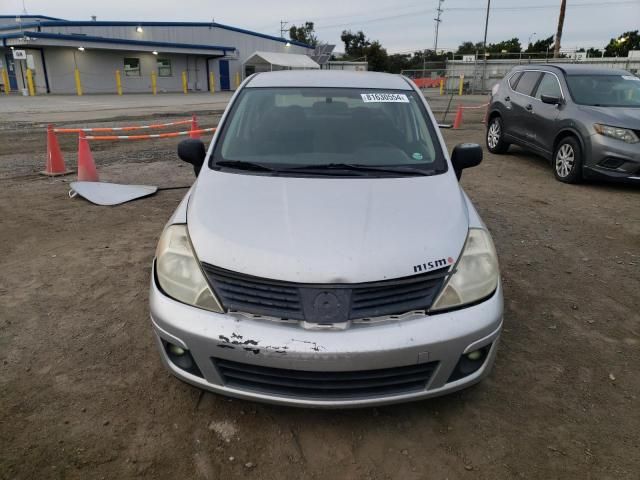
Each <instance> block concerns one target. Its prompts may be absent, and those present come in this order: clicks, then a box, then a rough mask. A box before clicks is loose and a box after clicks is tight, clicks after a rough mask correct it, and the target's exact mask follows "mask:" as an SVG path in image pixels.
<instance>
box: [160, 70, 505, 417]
mask: <svg viewBox="0 0 640 480" xmlns="http://www.w3.org/2000/svg"><path fill="white" fill-rule="evenodd" d="M178 153H179V156H180V157H181V158H182V159H183V160H185V161H187V162H189V163H191V164H192V165H193V166H194V169H195V171H196V174H197V180H196V182H195V183H194V185H193V186H192V188H191V190H190V191H189V192H188V194H187V195H186V196H185V198H184V199H183V200H182V202H181V204H180V205H179V207H178V208H177V210H176V211H175V213H174V214H173V216H172V217H171V219H170V220H169V222H168V224H167V226H166V227H165V229H164V231H163V233H162V235H161V237H160V241H159V243H158V247H157V251H156V257H155V259H154V261H153V274H152V278H151V292H150V306H151V320H152V325H153V330H154V332H155V336H156V338H157V344H158V347H159V350H160V355H161V357H162V360H163V362H164V364H165V365H166V367H167V368H168V369H169V370H170V371H171V372H172V373H173V374H174V375H176V376H177V377H179V378H180V379H182V380H184V381H186V382H189V383H191V384H193V385H196V386H198V387H201V388H204V389H207V390H211V391H213V392H216V393H220V394H224V395H230V396H234V397H239V398H244V399H251V400H258V401H265V402H272V403H279V404H286V405H295V406H310V407H360V406H369V405H382V404H388V403H393V402H403V401H409V400H418V399H422V398H427V397H433V396H436V395H442V394H445V393H449V392H453V391H455V390H459V389H461V388H463V387H467V386H469V385H472V384H474V383H476V382H478V381H479V380H481V379H482V378H483V377H485V376H486V375H487V374H488V373H489V371H490V369H491V366H492V364H493V361H494V358H495V354H496V348H497V344H498V339H499V336H500V330H501V326H502V310H503V300H502V288H501V284H500V274H499V270H498V261H497V258H496V252H495V250H494V246H493V242H492V239H491V236H490V234H489V232H488V231H487V228H486V226H485V225H484V224H483V222H482V220H481V219H480V217H479V215H478V213H477V212H476V210H475V208H474V207H473V204H472V203H471V201H470V200H469V198H468V197H467V195H466V194H465V193H464V191H463V190H462V189H461V188H460V186H459V184H458V180H459V177H460V175H461V172H462V170H463V169H464V168H467V167H471V166H475V165H478V164H479V163H480V161H481V159H482V149H481V147H480V146H479V145H475V144H461V145H458V146H457V147H456V148H455V149H454V150H453V153H452V155H451V158H450V157H449V155H448V153H447V149H446V147H445V143H444V141H443V139H442V136H441V135H440V132H439V130H438V126H437V123H436V121H435V119H434V117H433V114H432V113H431V111H430V109H429V105H428V104H427V103H426V101H425V99H424V97H423V96H422V95H421V94H420V92H419V91H418V90H417V89H416V87H415V85H414V84H413V83H411V81H409V80H408V79H406V78H404V77H401V76H396V75H388V74H379V73H362V72H357V73H356V72H352V73H351V72H336V71H320V72H312V71H281V72H272V73H259V74H256V75H253V76H251V77H249V78H248V79H247V80H245V82H244V83H243V84H242V85H241V87H240V88H239V89H238V91H237V92H236V93H235V95H234V97H233V98H232V100H231V102H230V104H229V106H228V108H227V110H226V112H225V113H224V115H223V117H222V119H221V121H220V125H219V127H218V130H217V132H216V134H215V137H214V138H213V141H212V142H211V144H210V145H209V148H208V151H206V152H205V147H204V145H203V144H202V142H200V141H199V140H185V141H184V142H182V143H181V144H180V146H179V149H178Z"/></svg>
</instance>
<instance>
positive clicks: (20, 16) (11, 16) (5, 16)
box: [0, 15, 63, 20]
mask: <svg viewBox="0 0 640 480" xmlns="http://www.w3.org/2000/svg"><path fill="white" fill-rule="evenodd" d="M0 18H45V19H47V20H63V19H62V18H56V17H47V16H46V15H0Z"/></svg>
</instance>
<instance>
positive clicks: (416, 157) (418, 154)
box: [411, 152, 422, 160]
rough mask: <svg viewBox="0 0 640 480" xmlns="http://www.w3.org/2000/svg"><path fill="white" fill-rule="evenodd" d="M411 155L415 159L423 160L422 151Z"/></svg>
mask: <svg viewBox="0 0 640 480" xmlns="http://www.w3.org/2000/svg"><path fill="white" fill-rule="evenodd" d="M411 156H412V157H413V159H414V160H422V154H421V153H420V152H416V153H414V154H413V155H411Z"/></svg>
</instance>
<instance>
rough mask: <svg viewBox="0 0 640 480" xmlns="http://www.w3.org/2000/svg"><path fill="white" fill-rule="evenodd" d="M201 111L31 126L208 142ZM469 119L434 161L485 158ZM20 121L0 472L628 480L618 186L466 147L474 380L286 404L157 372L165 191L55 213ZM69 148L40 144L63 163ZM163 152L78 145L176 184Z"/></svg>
mask: <svg viewBox="0 0 640 480" xmlns="http://www.w3.org/2000/svg"><path fill="white" fill-rule="evenodd" d="M52 98H53V99H54V100H55V97H52ZM87 98H90V99H89V100H87V101H88V102H91V101H100V102H103V103H105V102H111V101H112V99H98V97H87ZM147 98H149V97H147ZM217 98H219V97H216V101H213V100H212V101H207V100H206V98H205V97H204V96H202V98H201V99H199V101H198V102H195V101H194V103H193V104H190V105H188V106H186V107H184V106H181V105H180V104H179V102H177V101H176V102H175V105H174V106H172V107H167V108H164V109H163V110H162V111H161V112H160V113H158V114H156V115H153V116H151V115H150V112H151V111H153V109H152V108H148V107H147V108H146V109H144V110H142V111H141V110H140V109H138V110H135V109H128V108H127V107H126V105H123V104H122V105H121V104H118V105H117V108H116V109H115V110H113V111H112V110H110V109H103V111H101V112H99V113H95V114H94V115H93V116H92V115H91V110H92V109H91V108H84V109H83V111H82V116H81V118H78V117H75V116H74V115H75V113H74V110H73V109H71V108H70V109H69V110H68V111H67V112H66V113H65V114H64V115H63V114H61V113H60V111H59V109H58V110H55V108H57V107H52V110H51V111H52V112H54V110H55V115H56V117H55V121H58V122H62V123H61V124H64V125H65V126H67V125H68V126H80V125H82V126H107V125H116V124H117V125H123V124H125V123H126V122H125V121H123V120H122V118H123V117H133V116H135V117H138V118H137V121H141V120H154V121H156V120H165V119H175V118H176V117H177V116H182V117H184V116H185V115H188V114H190V113H191V111H192V110H196V111H197V113H198V116H199V122H200V125H201V126H205V127H208V126H213V125H215V124H216V123H217V121H218V119H219V116H220V110H221V108H223V106H224V101H218V100H217ZM27 100H30V99H27ZM58 100H59V99H58ZM200 100H201V101H200ZM447 100H448V99H445V98H438V99H435V100H434V105H435V106H436V109H437V110H439V111H442V110H443V109H444V108H446V103H447ZM464 101H466V102H469V104H471V105H477V104H480V103H482V102H483V101H484V98H481V97H477V98H471V99H467V100H464ZM107 104H110V103H107ZM456 104H457V100H455V101H454V103H453V105H454V106H455V105H456ZM132 111H135V115H133V114H132ZM471 112H472V113H469V114H468V115H467V114H466V113H465V122H464V123H463V128H462V129H460V130H443V134H444V136H445V139H446V141H447V145H448V147H449V149H450V150H451V149H452V148H453V146H454V145H455V144H457V143H460V142H477V143H481V144H483V145H484V141H483V135H484V127H483V125H482V124H481V120H482V114H483V111H482V110H477V111H471ZM36 113H37V116H33V117H29V120H28V121H22V120H17V118H22V117H20V115H18V114H17V113H16V114H15V116H14V115H11V117H9V116H5V115H3V117H2V119H1V120H0V217H1V218H2V220H1V221H2V228H1V229H0V244H1V245H2V256H1V257H0V270H1V271H2V275H0V358H1V363H0V369H1V370H0V385H1V388H0V445H1V446H2V448H0V477H1V478H3V479H27V478H71V479H73V478H78V479H81V478H82V479H85V478H130V477H133V476H141V477H144V478H202V479H227V478H259V479H284V478H318V479H324V478H336V479H342V478H345V479H386V478H403V479H408V480H411V479H446V478H448V479H458V478H480V479H496V478H529V479H547V478H562V479H586V478H593V479H616V480H617V479H636V478H638V471H640V436H639V435H638V432H639V431H640V416H639V415H638V414H637V412H638V406H639V405H640V403H639V397H640V376H638V365H639V364H640V310H639V308H638V305H639V298H640V296H639V294H638V292H639V291H640V209H639V208H638V207H639V205H640V188H638V187H637V186H626V185H612V184H603V183H586V184H581V185H577V186H573V185H566V184H562V183H559V182H557V181H556V180H555V179H554V177H553V174H552V172H551V168H550V166H549V165H548V164H547V163H546V162H545V161H544V160H542V159H540V158H538V157H535V156H534V155H532V154H529V153H526V152H524V151H522V150H520V149H518V148H515V147H512V150H511V152H510V154H508V155H503V156H494V155H491V154H488V153H487V152H486V150H485V158H484V161H483V163H482V164H481V165H480V166H479V167H477V168H474V169H470V170H468V171H465V173H464V176H463V179H462V183H463V185H464V187H465V190H466V192H467V193H468V194H469V196H470V197H471V198H472V200H473V202H474V204H475V205H476V207H477V208H478V210H479V212H480V214H481V216H482V218H483V219H484V220H485V222H486V223H487V226H488V228H489V229H490V231H491V232H492V234H493V237H494V240H495V243H496V248H497V251H498V254H499V257H500V262H501V271H502V275H503V283H504V296H505V319H504V321H505V323H504V331H503V334H502V341H501V344H500V348H499V350H498V357H497V361H496V365H495V369H494V371H493V373H492V374H491V376H490V377H489V378H488V379H487V380H486V381H484V382H483V383H481V384H479V385H477V386H475V387H473V388H471V389H468V390H465V391H461V392H458V393H455V394H453V395H449V396H446V397H441V398H437V399H433V400H428V401H423V402H418V403H410V404H403V405H395V406H389V407H384V408H375V409H361V410H344V411H320V410H304V409H292V408H285V407H276V406H271V405H263V404H256V403H251V402H246V401H240V400H231V399H228V398H224V397H220V396H217V395H214V394H211V393H205V392H202V391H200V390H198V389H196V388H194V387H191V386H189V385H186V384H184V383H182V382H180V381H178V380H177V379H175V378H173V377H172V376H171V375H170V374H169V373H167V371H166V370H165V369H164V368H163V367H162V365H161V363H160V359H159V356H158V353H157V352H156V346H155V343H154V339H153V337H152V331H151V326H150V321H149V313H148V305H147V288H148V283H149V273H150V267H151V260H152V258H153V254H154V249H155V245H156V241H157V239H158V236H159V234H160V232H161V230H162V228H163V225H164V223H165V222H166V221H167V219H168V218H169V215H170V214H171V213H172V211H173V210H174V208H175V207H176V206H177V204H178V203H179V201H180V199H181V198H182V196H183V195H184V193H185V191H186V190H185V189H183V188H178V189H171V190H164V191H160V192H158V194H156V195H155V196H152V197H149V198H146V199H143V200H139V201H135V202H131V203H128V204H125V205H122V206H118V207H98V206H95V205H91V204H89V203H88V202H85V201H83V200H81V199H79V198H75V199H70V198H69V197H68V195H67V192H68V189H69V188H68V182H69V181H72V180H73V177H72V176H69V177H58V178H53V179H50V178H45V177H42V176H39V175H38V174H37V173H36V172H37V171H38V170H41V169H42V168H43V165H44V158H45V151H46V144H45V130H44V128H43V127H44V124H45V123H46V122H47V117H46V115H45V114H43V112H42V111H39V112H35V113H33V114H34V115H35V114H36ZM112 117H118V118H119V119H114V118H112ZM74 118H75V121H76V122H80V120H81V121H82V123H81V124H80V123H74ZM94 120H95V121H94ZM451 120H452V115H449V117H448V121H451ZM127 121H129V122H131V120H130V119H129V120H127ZM207 138H210V137H207ZM76 141H77V140H76V139H74V138H72V137H65V138H63V139H62V140H61V144H62V148H63V151H64V153H65V158H66V160H67V162H68V163H69V164H70V166H73V164H74V161H75V153H74V151H75V149H76ZM176 144H177V141H176V140H175V139H169V140H158V141H155V142H131V143H124V142H121V143H117V144H115V143H107V142H103V143H100V144H92V150H93V154H94V158H95V160H96V163H97V164H98V169H99V172H100V175H101V179H102V180H105V181H116V182H122V183H144V184H153V185H158V186H160V187H187V186H188V185H189V184H190V183H191V182H192V181H193V173H192V170H191V168H190V166H188V165H186V164H184V163H182V162H180V161H179V160H178V159H177V157H176V155H175V148H176ZM425 208H427V207H425ZM400 248H401V247H400Z"/></svg>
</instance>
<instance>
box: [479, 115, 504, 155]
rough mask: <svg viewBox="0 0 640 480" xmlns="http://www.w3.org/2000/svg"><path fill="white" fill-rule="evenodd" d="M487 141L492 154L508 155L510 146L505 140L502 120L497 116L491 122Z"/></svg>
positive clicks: (488, 126) (488, 127)
mask: <svg viewBox="0 0 640 480" xmlns="http://www.w3.org/2000/svg"><path fill="white" fill-rule="evenodd" d="M485 139H486V141H487V149H488V150H489V151H490V152H491V153H498V154H499V153H507V150H509V144H508V143H507V142H505V140H504V129H503V128H502V118H500V117H499V116H495V117H493V118H492V119H491V120H489V125H487V135H486V138H485Z"/></svg>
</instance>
